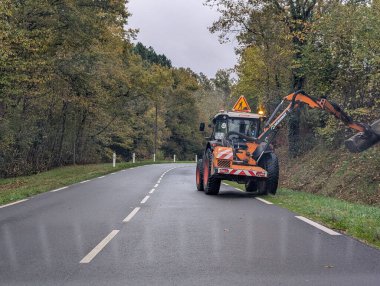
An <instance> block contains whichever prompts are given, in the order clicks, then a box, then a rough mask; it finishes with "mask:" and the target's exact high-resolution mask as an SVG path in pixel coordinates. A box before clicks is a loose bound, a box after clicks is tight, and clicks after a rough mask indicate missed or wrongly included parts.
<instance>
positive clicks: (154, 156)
mask: <svg viewBox="0 0 380 286" xmlns="http://www.w3.org/2000/svg"><path fill="white" fill-rule="evenodd" d="M153 162H156V154H153Z"/></svg>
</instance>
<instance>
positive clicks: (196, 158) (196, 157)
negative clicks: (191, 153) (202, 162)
mask: <svg viewBox="0 0 380 286" xmlns="http://www.w3.org/2000/svg"><path fill="white" fill-rule="evenodd" d="M197 162H198V155H195V163H197Z"/></svg>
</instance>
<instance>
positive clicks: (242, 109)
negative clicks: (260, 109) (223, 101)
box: [232, 95, 251, 112]
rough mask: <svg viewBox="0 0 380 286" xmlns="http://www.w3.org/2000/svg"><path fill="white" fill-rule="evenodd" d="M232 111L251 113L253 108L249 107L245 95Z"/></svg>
mask: <svg viewBox="0 0 380 286" xmlns="http://www.w3.org/2000/svg"><path fill="white" fill-rule="evenodd" d="M232 111H239V112H251V108H250V107H249V105H248V102H247V100H246V99H245V97H244V95H242V96H240V97H239V99H238V100H237V101H236V103H235V105H234V107H233V108H232Z"/></svg>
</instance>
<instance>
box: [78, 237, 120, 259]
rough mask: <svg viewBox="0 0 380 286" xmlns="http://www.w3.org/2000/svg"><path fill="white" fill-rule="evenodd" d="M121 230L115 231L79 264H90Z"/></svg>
mask: <svg viewBox="0 0 380 286" xmlns="http://www.w3.org/2000/svg"><path fill="white" fill-rule="evenodd" d="M119 231H120V230H113V231H111V233H110V234H109V235H107V236H106V238H104V239H103V240H102V241H101V242H100V243H99V244H98V245H97V246H95V248H94V249H93V250H91V251H90V252H89V253H88V254H87V255H86V256H85V257H84V258H83V259H82V260H81V261H80V262H79V263H90V262H91V260H93V259H94V257H95V256H96V255H98V253H99V252H100V251H102V249H103V248H104V247H105V246H106V245H107V244H108V243H109V242H110V241H111V240H112V238H114V237H115V235H116V234H118V232H119Z"/></svg>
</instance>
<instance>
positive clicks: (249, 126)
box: [214, 118, 259, 140]
mask: <svg viewBox="0 0 380 286" xmlns="http://www.w3.org/2000/svg"><path fill="white" fill-rule="evenodd" d="M230 131H234V132H238V133H241V134H244V135H246V136H250V137H257V136H258V131H259V120H257V119H246V118H229V119H223V120H218V121H217V122H216V123H215V129H214V137H215V139H216V140H222V139H224V138H225V137H226V135H227V133H228V132H230Z"/></svg>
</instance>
